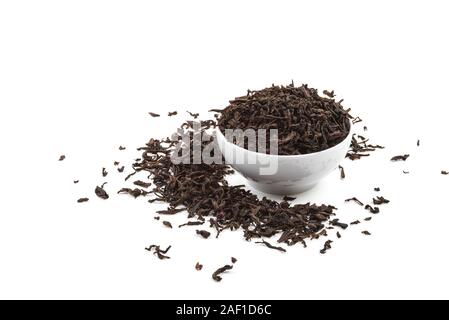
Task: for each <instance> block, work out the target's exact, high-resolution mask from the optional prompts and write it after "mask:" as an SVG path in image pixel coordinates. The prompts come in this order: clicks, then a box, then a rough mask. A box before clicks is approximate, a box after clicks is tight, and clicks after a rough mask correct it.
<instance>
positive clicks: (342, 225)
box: [330, 219, 348, 230]
mask: <svg viewBox="0 0 449 320" xmlns="http://www.w3.org/2000/svg"><path fill="white" fill-rule="evenodd" d="M330 224H331V225H333V226H335V227H339V228H342V229H343V230H344V229H347V228H348V224H347V223H342V222H340V219H334V220H332V221H330Z"/></svg>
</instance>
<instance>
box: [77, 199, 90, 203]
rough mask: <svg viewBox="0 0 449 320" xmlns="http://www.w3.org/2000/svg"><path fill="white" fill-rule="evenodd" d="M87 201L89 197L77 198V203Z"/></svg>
mask: <svg viewBox="0 0 449 320" xmlns="http://www.w3.org/2000/svg"><path fill="white" fill-rule="evenodd" d="M87 201H89V198H80V199H78V203H83V202H87Z"/></svg>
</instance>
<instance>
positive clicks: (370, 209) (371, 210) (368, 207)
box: [365, 204, 380, 214]
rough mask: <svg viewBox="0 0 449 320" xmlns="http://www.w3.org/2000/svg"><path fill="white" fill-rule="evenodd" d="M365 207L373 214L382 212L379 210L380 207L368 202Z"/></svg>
mask: <svg viewBox="0 0 449 320" xmlns="http://www.w3.org/2000/svg"><path fill="white" fill-rule="evenodd" d="M365 209H366V210H369V212H371V213H372V214H377V213H379V212H380V210H379V208H378V207H374V208H373V207H371V206H370V205H369V204H367V205H366V206H365Z"/></svg>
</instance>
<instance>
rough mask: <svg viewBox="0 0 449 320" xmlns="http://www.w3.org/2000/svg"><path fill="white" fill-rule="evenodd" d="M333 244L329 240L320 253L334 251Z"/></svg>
mask: <svg viewBox="0 0 449 320" xmlns="http://www.w3.org/2000/svg"><path fill="white" fill-rule="evenodd" d="M332 242H333V241H332V240H327V241H326V242H325V243H324V248H323V249H321V250H320V253H321V254H325V253H326V252H327V250H329V249H332V246H331V243H332Z"/></svg>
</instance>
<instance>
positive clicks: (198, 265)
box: [195, 262, 203, 271]
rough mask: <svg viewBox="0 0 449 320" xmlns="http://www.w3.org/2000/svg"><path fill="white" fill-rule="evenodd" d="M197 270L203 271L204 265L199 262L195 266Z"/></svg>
mask: <svg viewBox="0 0 449 320" xmlns="http://www.w3.org/2000/svg"><path fill="white" fill-rule="evenodd" d="M195 269H196V271H201V270H202V269H203V265H202V264H200V263H199V262H197V263H196V265H195Z"/></svg>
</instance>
